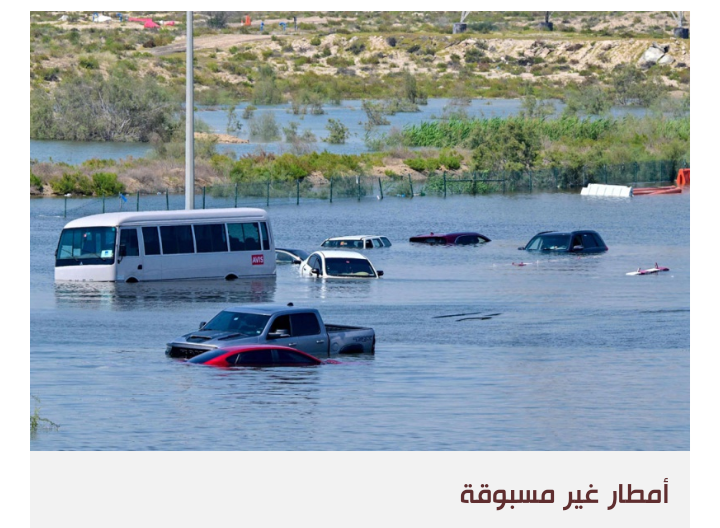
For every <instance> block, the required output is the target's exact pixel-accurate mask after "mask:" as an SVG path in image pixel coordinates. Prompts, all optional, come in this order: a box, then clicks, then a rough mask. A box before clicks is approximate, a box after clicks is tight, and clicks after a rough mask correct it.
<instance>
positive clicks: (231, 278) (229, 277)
mask: <svg viewBox="0 0 720 528" xmlns="http://www.w3.org/2000/svg"><path fill="white" fill-rule="evenodd" d="M235 279H237V275H233V274H232V273H231V274H230V275H228V276H227V277H225V280H229V281H231V280H235Z"/></svg>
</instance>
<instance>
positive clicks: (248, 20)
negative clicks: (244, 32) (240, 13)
mask: <svg viewBox="0 0 720 528" xmlns="http://www.w3.org/2000/svg"><path fill="white" fill-rule="evenodd" d="M245 25H246V26H249V25H250V15H245Z"/></svg>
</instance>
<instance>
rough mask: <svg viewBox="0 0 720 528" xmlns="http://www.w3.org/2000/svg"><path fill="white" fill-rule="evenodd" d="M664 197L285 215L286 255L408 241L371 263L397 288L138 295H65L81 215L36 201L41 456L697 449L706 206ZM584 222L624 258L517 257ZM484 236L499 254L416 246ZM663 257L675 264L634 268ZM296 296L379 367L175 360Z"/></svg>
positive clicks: (35, 371) (185, 288)
mask: <svg viewBox="0 0 720 528" xmlns="http://www.w3.org/2000/svg"><path fill="white" fill-rule="evenodd" d="M648 198H649V199H648ZM654 198H655V199H653V197H644V198H643V199H640V198H639V199H620V200H608V199H603V200H589V199H587V197H582V196H580V195H578V194H572V193H555V194H549V193H543V194H526V195H522V194H516V195H506V196H503V195H493V196H478V197H475V198H473V197H456V198H449V199H447V200H443V199H441V198H437V199H435V198H429V197H424V198H416V199H413V200H402V199H388V198H386V199H385V200H375V201H362V202H357V201H348V202H338V203H333V204H329V203H326V202H323V203H313V204H303V205H301V206H299V207H297V206H295V205H292V206H271V207H270V208H269V213H270V217H271V221H272V225H273V229H274V235H275V240H276V243H277V244H278V245H280V246H287V247H297V248H300V249H305V250H307V251H314V250H317V249H319V245H320V243H321V242H322V241H323V240H325V239H326V238H328V237H331V236H342V235H352V234H358V233H363V232H364V233H373V234H382V235H386V236H388V237H389V238H390V240H391V241H392V242H393V245H392V247H390V248H387V249H382V250H368V251H364V252H363V253H364V254H365V255H366V256H367V257H368V258H370V260H371V261H372V262H373V264H374V265H375V267H377V268H378V269H382V270H383V271H384V272H385V275H384V276H383V277H382V278H380V279H378V280H365V281H360V280H323V279H315V278H312V279H311V278H303V277H301V276H300V275H299V273H298V268H297V266H291V265H288V266H278V267H277V276H276V278H274V279H252V280H237V281H230V282H228V281H216V280H203V281H181V282H161V283H136V284H104V283H95V284H87V283H55V282H54V280H53V258H52V254H53V252H54V249H55V247H56V245H57V239H58V236H59V233H60V231H61V229H62V226H63V225H64V224H65V223H66V220H65V219H63V218H62V216H57V215H55V214H52V213H53V211H56V210H57V207H58V205H57V204H58V202H57V201H54V200H33V201H31V217H30V224H31V231H30V234H31V240H30V242H31V243H30V250H31V255H30V272H31V273H30V278H31V284H30V295H31V310H30V326H31V334H30V351H31V354H30V364H31V394H32V395H34V396H37V397H39V398H40V399H41V401H42V410H43V414H44V415H45V416H47V417H48V418H49V419H51V420H52V421H53V422H55V423H58V424H60V425H61V427H60V429H59V431H56V432H43V434H38V435H37V437H36V438H34V439H33V440H32V442H31V448H32V449H37V450H59V449H68V450H77V449H83V450H84V449H88V450H112V449H122V450H135V449H138V450H149V449H173V450H190V449H202V450H206V449H223V450H234V449H237V450H338V449H341V450H368V449H370V450H398V449H399V450H443V449H447V450H508V449H510V450H687V449H689V439H690V434H689V431H690V426H689V394H690V391H689V387H690V382H689V379H690V378H689V360H690V354H689V351H690V337H689V336H690V331H689V329H690V294H689V291H690V252H689V240H690V237H689V235H690V227H689V226H690V206H689V204H690V200H689V195H686V194H682V195H669V196H662V197H654ZM659 225H661V226H663V227H662V229H658V226H659ZM580 228H589V229H595V230H597V231H598V232H599V233H600V234H601V236H602V237H603V239H604V240H605V241H606V243H607V244H608V246H609V248H610V250H609V251H608V252H607V253H604V254H601V255H583V256H580V257H578V256H574V255H569V254H568V255H544V254H535V253H532V254H531V253H528V252H525V251H518V249H517V248H518V247H519V246H523V245H524V244H525V243H527V241H528V240H530V238H531V237H532V236H533V235H535V234H536V233H537V232H538V231H544V230H548V229H557V230H571V229H580ZM466 229H467V230H473V231H479V232H481V233H483V234H485V235H487V236H489V237H490V238H491V239H492V242H489V243H487V244H483V245H481V246H478V247H473V246H462V247H452V246H451V247H439V246H435V247H428V246H424V245H417V244H411V243H410V242H409V238H410V237H411V236H414V235H416V234H418V233H422V232H430V231H434V232H442V231H445V232H452V231H458V230H466ZM520 261H523V262H526V263H527V264H528V265H526V266H516V265H513V263H518V262H520ZM655 262H659V263H660V264H662V265H664V266H667V267H669V268H670V271H669V272H666V273H663V274H658V275H655V276H638V277H630V276H627V275H626V273H627V272H628V271H631V270H633V269H637V268H638V267H640V266H642V267H648V266H651V265H653V264H654V263H655ZM288 302H293V303H295V305H296V306H306V307H311V308H317V309H318V310H319V311H320V313H321V314H322V316H323V318H324V319H325V320H326V321H327V322H328V323H334V324H346V325H357V326H368V327H372V328H373V329H374V330H375V332H376V335H377V346H376V354H375V355H374V356H369V357H365V356H362V357H347V358H345V357H343V358H341V360H342V363H341V364H338V365H333V364H326V365H319V366H317V367H314V368H261V369H232V370H218V369H213V368H210V367H202V366H190V365H187V364H184V363H182V362H178V361H174V360H171V359H168V358H166V357H165V354H164V350H165V345H166V343H167V342H168V341H170V340H172V339H174V338H176V337H177V336H180V335H182V334H185V333H187V332H188V331H191V330H194V329H196V328H197V327H198V324H199V323H200V322H201V321H208V320H209V319H210V318H211V317H213V316H214V315H215V314H217V313H218V312H219V311H221V310H222V309H224V308H227V307H228V306H231V305H241V304H248V303H252V304H254V303H276V304H286V303H288ZM31 405H32V402H31ZM31 411H32V407H31ZM108 417H111V419H108Z"/></svg>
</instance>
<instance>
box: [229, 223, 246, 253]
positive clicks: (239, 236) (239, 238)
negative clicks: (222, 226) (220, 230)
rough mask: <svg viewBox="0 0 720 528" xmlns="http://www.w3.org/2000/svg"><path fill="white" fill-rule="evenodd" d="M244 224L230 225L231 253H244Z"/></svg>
mask: <svg viewBox="0 0 720 528" xmlns="http://www.w3.org/2000/svg"><path fill="white" fill-rule="evenodd" d="M242 226H243V225H242V224H228V225H227V230H228V238H229V239H230V251H244V250H245V249H246V248H245V235H244V234H243V227H242Z"/></svg>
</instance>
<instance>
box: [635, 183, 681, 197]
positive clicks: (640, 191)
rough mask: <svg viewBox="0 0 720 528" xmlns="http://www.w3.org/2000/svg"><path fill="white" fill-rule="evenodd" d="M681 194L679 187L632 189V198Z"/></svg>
mask: <svg viewBox="0 0 720 528" xmlns="http://www.w3.org/2000/svg"><path fill="white" fill-rule="evenodd" d="M680 193H682V188H681V187H675V186H674V185H673V186H672V187H638V188H637V189H633V191H632V194H633V196H642V195H645V194H680Z"/></svg>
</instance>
